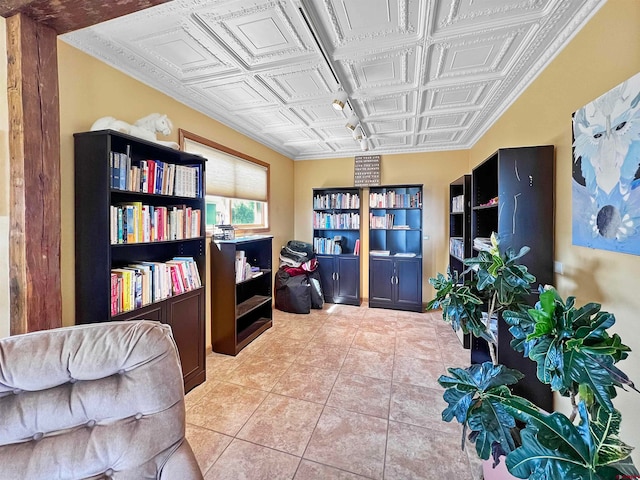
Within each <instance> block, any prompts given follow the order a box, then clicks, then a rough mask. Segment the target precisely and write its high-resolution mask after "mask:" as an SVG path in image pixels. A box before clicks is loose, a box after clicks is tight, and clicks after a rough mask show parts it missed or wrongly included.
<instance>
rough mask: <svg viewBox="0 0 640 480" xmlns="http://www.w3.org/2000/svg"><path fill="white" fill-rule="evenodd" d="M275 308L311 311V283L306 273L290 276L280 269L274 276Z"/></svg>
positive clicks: (291, 310) (289, 310)
mask: <svg viewBox="0 0 640 480" xmlns="http://www.w3.org/2000/svg"><path fill="white" fill-rule="evenodd" d="M275 294H276V308H277V309H278V310H282V311H283V312H289V313H309V312H310V311H311V284H310V283H309V280H308V279H307V276H306V275H296V276H295V277H292V276H290V275H289V274H288V273H287V272H285V271H284V270H282V269H280V270H278V271H277V272H276V278H275Z"/></svg>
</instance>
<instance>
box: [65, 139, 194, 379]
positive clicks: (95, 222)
mask: <svg viewBox="0 0 640 480" xmlns="http://www.w3.org/2000/svg"><path fill="white" fill-rule="evenodd" d="M74 145H75V272H76V275H75V298H76V301H75V308H76V323H78V324H81V323H95V322H107V321H111V320H136V319H149V320H156V321H159V322H162V323H166V324H169V325H170V326H171V327H172V332H173V337H174V339H175V341H176V345H177V347H178V351H179V354H180V361H181V364H182V373H183V376H184V383H185V390H186V391H188V390H190V389H192V388H193V387H195V386H197V385H199V384H200V383H202V382H204V380H205V371H206V369H205V338H204V335H205V324H204V318H205V296H204V282H205V271H206V269H205V226H204V210H205V208H204V199H203V196H202V191H203V188H202V181H203V178H204V171H205V160H204V159H203V158H202V157H198V156H195V155H192V154H189V153H186V152H181V151H178V150H174V149H171V148H167V147H164V146H161V145H159V144H156V143H153V142H148V141H145V140H142V139H139V138H137V137H132V136H129V135H125V134H122V133H119V132H115V131H111V130H102V131H94V132H85V133H76V134H75V135H74ZM150 160H151V161H153V165H154V166H155V167H157V168H158V170H156V174H155V175H154V178H153V183H149V182H150V181H151V178H150V177H146V180H144V178H143V176H142V175H141V176H140V179H139V180H138V181H137V182H133V181H132V182H131V184H129V185H126V184H125V181H124V179H123V177H124V178H125V179H128V178H134V177H132V175H133V174H132V172H133V171H135V169H138V170H139V171H145V172H147V173H149V172H150V171H151V170H150V169H149V165H150V163H149V161H150ZM144 165H147V168H141V167H143V166H144ZM178 167H180V168H178ZM160 169H163V173H162V174H160V173H159V170H160ZM165 169H166V170H165ZM177 170H181V173H180V174H177V175H176V173H175V172H176V171H177ZM171 171H173V174H171V173H170V172H171ZM185 172H188V173H185ZM165 175H166V176H165ZM121 179H123V181H122V184H121V183H120V180H121ZM170 179H172V180H173V182H170V181H169V180H170ZM156 180H157V182H156ZM143 181H146V183H145V184H144V186H142V185H143ZM151 187H152V188H151ZM156 187H157V188H156ZM134 190H135V191H134ZM176 193H178V194H179V195H176ZM123 205H132V206H134V205H135V207H136V208H132V209H131V210H130V211H131V212H134V213H133V214H132V215H131V216H130V218H129V228H125V227H124V222H125V219H126V214H125V215H124V218H123V217H120V218H118V217H119V216H118V214H117V213H116V211H117V208H112V207H116V206H121V208H122V209H124V211H125V212H126V211H127V209H126V207H123ZM174 207H175V209H174ZM165 208H166V209H167V215H166V218H165V215H163V214H161V213H160V211H164V209H165ZM143 210H144V213H143ZM178 210H180V211H181V212H182V213H180V214H178V213H177V212H178ZM151 211H153V212H156V214H157V215H153V216H148V215H150V212H151ZM169 211H174V212H176V213H173V214H172V213H169ZM197 211H199V212H200V221H199V222H198V221H197V220H193V216H194V215H195V216H196V217H197V215H198V214H197V213H194V212H197ZM133 215H135V217H134V216H133ZM169 216H171V217H172V219H173V220H172V221H170V222H166V221H164V220H166V219H168V217H169ZM179 216H181V217H182V221H180V220H179ZM187 218H191V219H192V221H190V222H189V221H187ZM132 219H134V220H132ZM131 223H134V225H135V229H132V228H131V226H130V224H131ZM145 225H146V226H147V231H146V233H145V231H144V228H145ZM152 225H153V226H152ZM169 225H173V228H174V230H171V229H170V228H169ZM185 225H189V227H188V228H187V227H185ZM178 226H180V227H178ZM126 232H128V235H126V234H125V233H126ZM119 242H122V243H119ZM176 257H178V258H191V259H193V265H194V266H195V268H196V270H197V271H193V270H187V269H185V268H184V266H183V267H181V268H176V267H175V266H173V267H172V266H170V264H168V263H167V262H172V261H174V259H176ZM131 265H138V267H136V268H137V272H136V273H135V274H134V275H133V276H130V278H132V279H138V280H132V282H134V283H132V285H133V286H130V288H129V289H128V290H127V289H125V286H124V284H123V282H122V281H120V282H119V283H118V281H117V278H112V273H114V272H113V271H114V269H128V268H130V266H131ZM141 265H144V266H143V267H140V266H141ZM161 270H162V272H161ZM143 271H144V272H145V273H144V275H143V273H142V272H143ZM152 271H155V272H157V273H155V274H153V273H150V272H152ZM172 271H173V272H174V273H173V275H176V276H175V277H172V273H171V272H172ZM179 274H181V277H180V278H178V277H177V275H179ZM128 275H129V274H128ZM196 277H199V282H198V281H196V280H195V279H196ZM143 278H146V280H144V281H143V280H142V279H143ZM136 285H137V290H136ZM129 292H131V295H129ZM125 295H128V298H130V300H127V301H126V302H125V301H124V300H123V299H124V296H125ZM125 309H126V311H123V310H125Z"/></svg>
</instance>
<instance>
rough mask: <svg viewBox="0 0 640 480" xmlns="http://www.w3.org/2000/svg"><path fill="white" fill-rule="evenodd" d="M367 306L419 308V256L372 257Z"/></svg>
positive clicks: (420, 261)
mask: <svg viewBox="0 0 640 480" xmlns="http://www.w3.org/2000/svg"><path fill="white" fill-rule="evenodd" d="M369 285H370V287H369V306H370V307H374V308H375V307H378V308H393V309H396V310H410V311H415V312H420V311H422V259H421V258H387V257H371V258H370V260H369Z"/></svg>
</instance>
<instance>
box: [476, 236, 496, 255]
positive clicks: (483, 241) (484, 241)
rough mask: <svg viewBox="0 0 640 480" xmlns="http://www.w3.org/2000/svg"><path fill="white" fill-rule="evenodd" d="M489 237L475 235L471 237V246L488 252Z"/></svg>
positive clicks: (489, 247)
mask: <svg viewBox="0 0 640 480" xmlns="http://www.w3.org/2000/svg"><path fill="white" fill-rule="evenodd" d="M491 247H492V245H491V238H488V237H476V238H474V239H473V248H475V249H476V250H479V251H481V252H482V251H484V252H488V251H490V250H491Z"/></svg>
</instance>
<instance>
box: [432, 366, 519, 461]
mask: <svg viewBox="0 0 640 480" xmlns="http://www.w3.org/2000/svg"><path fill="white" fill-rule="evenodd" d="M448 371H449V374H450V375H451V376H446V375H442V376H441V377H440V378H439V379H438V383H440V385H441V386H443V387H444V388H445V392H444V397H443V398H444V400H445V402H447V403H448V405H449V406H448V407H447V408H445V409H444V411H443V412H442V419H443V420H444V421H445V422H450V421H451V420H453V418H454V417H455V418H456V419H457V420H458V422H460V423H462V424H465V425H467V426H468V427H469V429H470V430H471V433H470V435H469V438H470V440H472V441H474V442H475V444H476V451H477V453H478V456H479V457H480V458H482V459H484V460H486V459H488V458H489V455H490V454H491V452H492V447H493V445H494V444H495V443H498V444H500V445H501V447H502V453H505V454H506V453H509V452H511V451H512V450H513V449H514V448H515V447H516V439H515V438H514V432H513V428H514V427H515V426H516V423H515V420H514V417H513V415H511V414H509V413H508V412H507V411H506V410H505V408H504V406H503V405H502V404H501V400H502V398H503V397H504V396H510V395H511V393H510V391H509V389H508V388H507V387H506V385H513V384H515V383H517V382H518V380H520V379H521V378H522V377H523V375H522V373H520V372H519V371H517V370H512V369H509V368H507V367H505V366H504V365H493V364H491V362H485V363H483V364H482V365H471V366H470V367H469V368H467V369H464V368H449V369H448ZM463 435H464V434H463ZM462 441H463V444H464V436H463V439H462Z"/></svg>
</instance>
